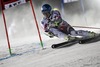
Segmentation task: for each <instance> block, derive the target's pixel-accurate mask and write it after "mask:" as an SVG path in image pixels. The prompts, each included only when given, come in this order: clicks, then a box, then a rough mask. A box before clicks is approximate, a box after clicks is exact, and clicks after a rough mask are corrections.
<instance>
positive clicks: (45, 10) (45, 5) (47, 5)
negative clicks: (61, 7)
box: [41, 4, 52, 13]
mask: <svg viewBox="0 0 100 67" xmlns="http://www.w3.org/2000/svg"><path fill="white" fill-rule="evenodd" d="M51 9H52V8H51V6H50V5H49V4H44V5H42V7H41V11H42V13H45V12H50V11H51Z"/></svg>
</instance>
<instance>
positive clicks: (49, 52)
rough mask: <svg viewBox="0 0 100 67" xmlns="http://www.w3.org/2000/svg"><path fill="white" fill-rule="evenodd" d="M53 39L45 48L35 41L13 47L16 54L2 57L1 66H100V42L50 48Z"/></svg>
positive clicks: (0, 59)
mask: <svg viewBox="0 0 100 67" xmlns="http://www.w3.org/2000/svg"><path fill="white" fill-rule="evenodd" d="M53 41H54V40H53ZM53 41H52V40H51V41H47V42H45V44H46V45H45V47H46V49H44V50H42V49H41V47H40V45H39V44H37V45H36V44H35V45H34V43H32V44H23V45H21V46H17V47H13V48H12V49H14V50H13V52H14V53H15V54H14V55H12V56H10V55H8V54H7V55H8V56H7V55H6V56H3V57H2V58H0V67H6V66H9V67H66V66H68V67H99V66H100V52H99V51H100V48H99V47H100V45H99V43H100V42H96V43H92V44H83V45H80V44H75V45H73V46H70V47H65V48H60V49H52V48H50V42H51V43H52V42H53ZM55 41H56V40H55ZM55 41H54V42H55ZM48 42H49V43H48ZM47 44H48V45H47Z"/></svg>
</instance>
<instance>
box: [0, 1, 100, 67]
mask: <svg viewBox="0 0 100 67" xmlns="http://www.w3.org/2000/svg"><path fill="white" fill-rule="evenodd" d="M72 6H73V5H72ZM26 9H28V10H26ZM39 9H40V8H39ZM39 9H38V8H36V10H39ZM95 9H96V8H95ZM30 11H31V9H30V7H29V3H28V4H26V5H22V6H21V7H19V6H18V7H16V8H11V9H9V10H7V11H5V14H6V19H7V26H8V29H9V30H8V32H9V36H10V43H11V50H12V55H10V54H9V51H8V46H7V41H6V38H5V33H4V28H3V23H1V22H3V20H2V19H1V14H0V20H1V22H0V23H1V24H0V30H1V31H0V67H100V41H98V42H94V43H90V44H78V43H77V44H74V45H71V46H66V47H64V48H59V49H52V48H51V45H52V44H54V43H60V42H63V41H65V40H63V39H58V38H56V37H55V38H49V37H47V36H46V35H44V34H43V33H41V36H42V39H43V44H44V48H45V49H42V47H41V45H40V41H39V37H38V35H37V30H36V27H35V24H34V25H33V16H32V14H31V12H30ZM9 12H12V14H13V19H12V15H10V13H9ZM90 12H91V11H87V12H86V13H89V14H86V15H87V16H91V17H89V19H88V21H89V24H90V26H91V27H92V26H94V27H100V23H99V18H98V17H100V16H99V14H98V15H97V16H96V17H94V15H95V13H96V12H91V13H90ZM18 13H19V14H18ZM38 13H40V12H38ZM73 13H74V12H73ZM92 13H93V14H92ZM90 14H91V15H90ZM69 15H70V11H69V13H68V15H67V17H69V18H70V16H71V15H70V16H69ZM73 15H74V14H73ZM75 15H77V14H75ZM75 15H74V16H75ZM74 16H73V17H74ZM77 16H78V15H77ZM77 16H75V17H76V18H72V19H73V20H71V22H72V21H73V22H77V21H80V20H78V19H80V18H78V17H80V16H78V17H77ZM71 17H72V16H71ZM40 18H42V15H41V14H39V15H37V19H38V21H40ZM93 18H94V19H93ZM9 19H12V20H9ZM90 19H92V20H90ZM93 20H94V21H96V23H95V22H94V21H93ZM90 21H91V22H92V23H90ZM97 21H98V22H97ZM74 24H79V23H78V22H77V23H74ZM80 24H81V25H82V23H80ZM83 24H84V23H83ZM92 24H93V25H92ZM40 30H41V29H40ZM91 31H95V32H99V33H100V30H94V29H91Z"/></svg>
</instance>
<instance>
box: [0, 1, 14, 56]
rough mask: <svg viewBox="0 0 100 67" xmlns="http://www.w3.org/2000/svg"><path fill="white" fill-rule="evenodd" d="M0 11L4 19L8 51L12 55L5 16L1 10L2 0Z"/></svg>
mask: <svg viewBox="0 0 100 67" xmlns="http://www.w3.org/2000/svg"><path fill="white" fill-rule="evenodd" d="M1 11H2V16H3V21H4V27H5V32H6V38H7V43H8V48H9V53H10V55H12V52H11V47H10V41H9V36H8V31H7V24H6V18H5V14H4V11H3V1H2V0H1Z"/></svg>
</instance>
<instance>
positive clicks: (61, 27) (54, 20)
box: [41, 4, 94, 41]
mask: <svg viewBox="0 0 100 67" xmlns="http://www.w3.org/2000/svg"><path fill="white" fill-rule="evenodd" d="M41 11H42V14H43V15H44V17H43V20H42V21H41V25H42V27H43V29H44V31H45V32H46V33H48V35H49V37H51V38H52V37H53V36H57V37H58V38H63V39H66V40H68V41H69V40H71V39H74V38H75V37H72V36H84V37H87V36H93V35H94V33H92V32H89V31H84V30H78V31H76V30H75V29H74V28H73V27H72V26H71V25H69V24H68V23H67V22H66V21H64V20H63V19H62V17H61V14H60V12H59V11H58V10H53V9H52V7H51V6H50V5H49V4H44V5H42V7H41ZM69 35H71V36H69Z"/></svg>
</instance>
